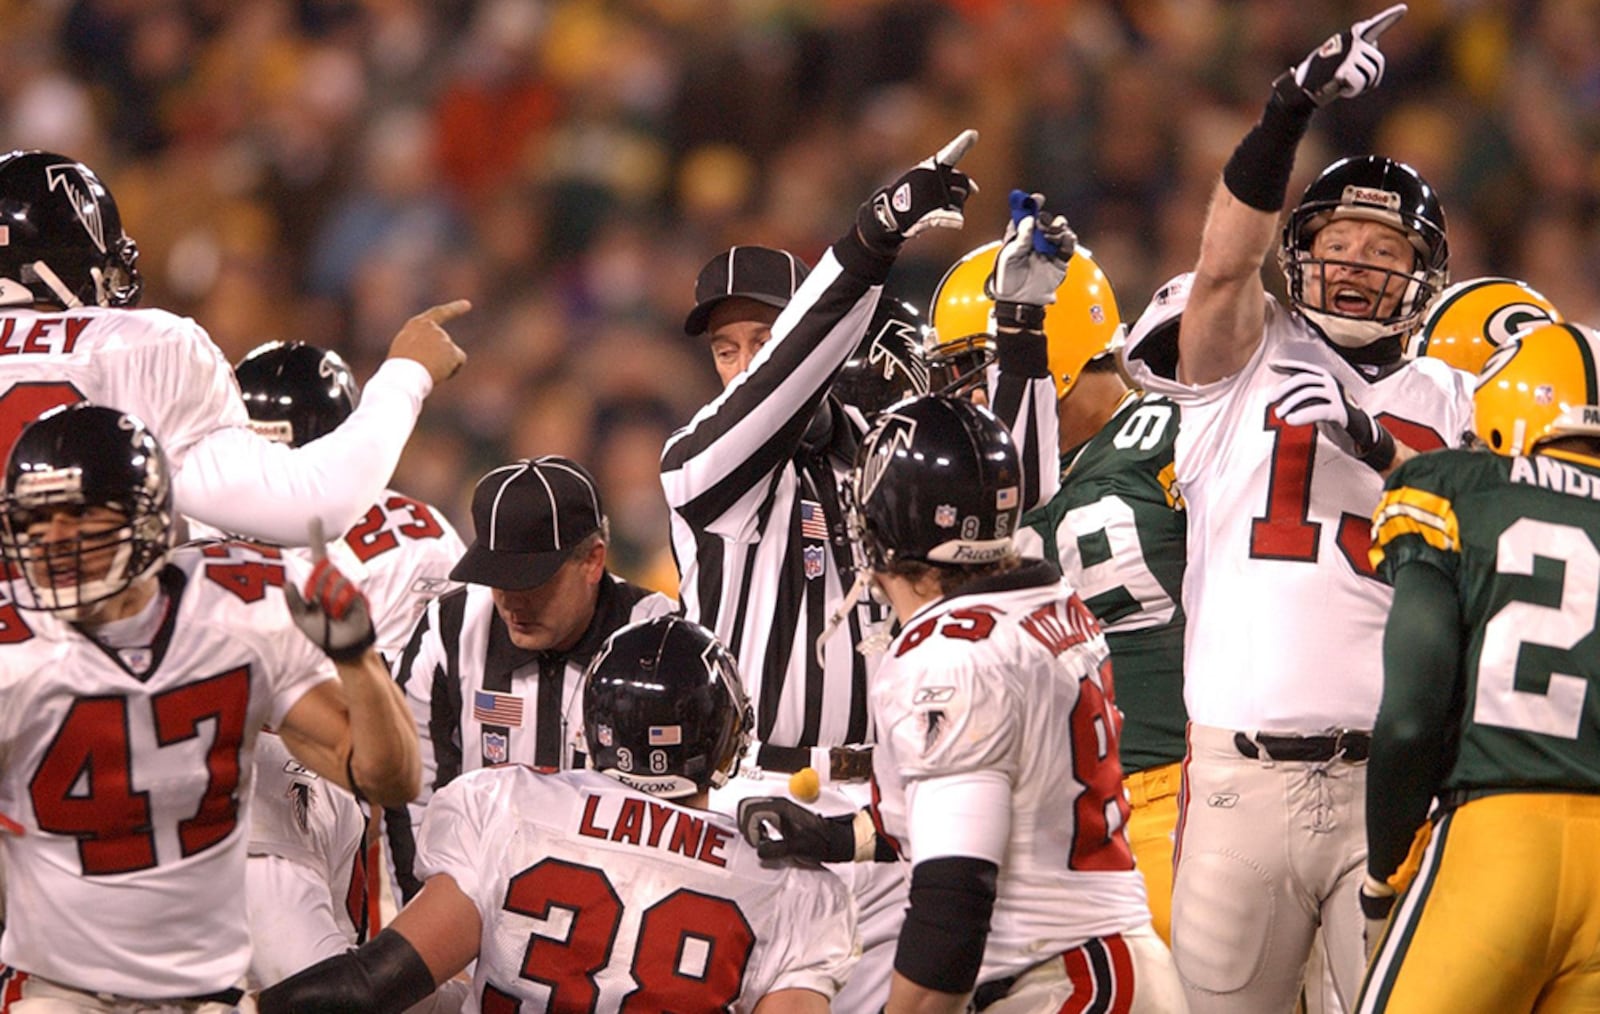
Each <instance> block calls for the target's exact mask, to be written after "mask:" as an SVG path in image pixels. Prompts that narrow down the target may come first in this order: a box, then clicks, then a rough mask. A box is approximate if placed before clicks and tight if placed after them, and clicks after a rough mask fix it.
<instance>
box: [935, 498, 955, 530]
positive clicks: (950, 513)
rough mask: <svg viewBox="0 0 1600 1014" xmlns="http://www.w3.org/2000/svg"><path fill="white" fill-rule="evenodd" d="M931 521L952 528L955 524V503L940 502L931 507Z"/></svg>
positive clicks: (942, 526) (941, 526)
mask: <svg viewBox="0 0 1600 1014" xmlns="http://www.w3.org/2000/svg"><path fill="white" fill-rule="evenodd" d="M933 523H934V524H936V525H938V526H939V527H940V528H954V527H955V526H956V505H955V504H950V503H942V504H940V505H939V506H937V507H935V508H934V509H933Z"/></svg>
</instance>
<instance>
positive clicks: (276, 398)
mask: <svg viewBox="0 0 1600 1014" xmlns="http://www.w3.org/2000/svg"><path fill="white" fill-rule="evenodd" d="M233 375H234V376H235V377H237V378H238V380H239V393H240V394H242V395H244V407H245V409H246V410H247V411H248V412H249V413H250V420H251V425H252V428H253V429H255V431H256V432H258V433H260V434H261V435H262V436H264V437H266V438H267V439H268V440H276V441H278V442H279V443H283V444H288V445H289V446H291V447H299V446H300V445H302V444H309V443H310V442H311V441H313V440H315V439H317V438H318V437H320V436H322V435H323V434H325V433H327V432H328V431H330V430H332V429H333V428H334V427H335V426H338V425H339V424H340V423H342V422H344V421H345V420H346V419H348V418H349V417H350V413H351V412H354V411H355V410H356V402H357V401H358V400H359V399H360V397H361V389H360V388H359V387H357V386H356V378H355V374H354V373H351V372H350V367H349V366H348V365H347V364H346V363H345V361H344V359H343V358H342V357H341V356H340V355H339V353H337V352H333V351H324V350H322V349H319V348H317V347H316V346H315V345H310V344H307V343H306V342H267V343H266V344H265V345H257V346H256V347H255V348H253V349H251V350H250V352H249V353H248V354H247V355H246V356H245V357H244V358H243V359H241V360H239V365H237V366H235V367H234V368H233Z"/></svg>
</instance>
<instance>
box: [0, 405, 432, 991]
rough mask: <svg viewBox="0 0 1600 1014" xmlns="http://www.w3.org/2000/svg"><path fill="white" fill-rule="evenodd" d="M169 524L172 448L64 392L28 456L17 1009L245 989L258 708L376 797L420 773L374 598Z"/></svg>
mask: <svg viewBox="0 0 1600 1014" xmlns="http://www.w3.org/2000/svg"><path fill="white" fill-rule="evenodd" d="M174 517H175V515H174V513H173V501H172V485H171V477H170V474H169V472H168V469H167V464H166V460H165V456H164V455H163V453H162V451H161V448H160V445H159V444H158V443H157V441H156V440H155V438H154V436H153V435H152V434H151V433H150V431H149V430H148V429H147V428H146V427H145V426H144V424H143V423H141V422H139V421H138V420H137V419H135V418H133V417H132V416H128V415H126V414H123V413H121V412H119V411H117V410H115V409H110V408H104V407H101V406H96V405H91V404H84V403H78V404H74V405H70V406H63V407H59V408H56V409H53V410H51V411H49V412H47V413H46V414H45V415H44V416H42V417H41V418H40V419H39V420H37V421H35V422H34V423H32V424H30V425H29V426H28V427H27V428H26V429H24V430H23V432H22V434H21V435H20V436H19V437H18V440H17V442H16V444H15V446H14V447H13V449H12V452H11V456H10V460H9V461H8V463H7V466H6V473H5V482H4V492H3V497H0V550H3V552H4V557H5V561H6V563H7V564H8V565H9V566H10V568H11V569H12V572H13V573H14V574H16V575H18V576H17V577H16V578H15V579H14V580H13V581H12V582H11V586H12V590H13V593H14V595H15V606H13V607H12V608H9V609H8V610H7V615H6V616H5V618H4V621H3V624H0V626H3V627H4V630H5V635H4V639H5V642H6V649H5V652H4V655H3V656H0V695H3V697H4V699H5V700H6V707H5V709H4V710H3V712H0V813H4V814H6V815H7V817H8V818H9V819H10V820H11V821H13V822H14V824H15V825H16V826H17V827H18V828H20V831H19V832H18V833H14V834H5V835H0V847H3V850H4V851H3V858H4V863H5V867H6V870H7V873H8V884H7V886H8V896H7V899H6V904H7V913H6V914H7V917H8V918H7V925H6V933H5V937H4V939H3V941H0V960H4V962H5V963H6V964H7V965H10V966H12V967H15V968H17V969H20V970H21V971H24V972H27V973H29V978H28V980H27V981H26V983H25V984H24V986H23V990H22V999H21V1000H20V1001H19V1002H18V1003H17V1004H16V1005H14V1007H13V1009H14V1010H16V1011H23V1012H25V1011H28V1010H30V1009H32V1010H37V1011H40V1012H43V1011H63V1010H70V1011H78V1010H94V1011H124V1010H128V1011H131V1010H136V1009H137V1010H145V1009H149V1006H151V1005H160V1004H165V1003H171V1004H179V1005H183V1009H185V1010H198V1011H223V1010H231V1009H232V1008H233V1006H234V1005H235V1004H237V1003H238V1001H239V998H240V990H239V989H238V987H237V984H238V983H239V982H240V980H241V978H242V976H243V975H244V972H245V969H246V967H247V966H248V964H249V957H250V940H249V933H248V929H247V927H246V923H245V919H244V915H243V903H244V881H245V876H244V867H245V847H246V837H247V833H248V832H247V828H246V825H248V821H249V815H250V806H249V796H250V789H251V782H252V779H253V772H254V763H253V756H254V750H255V745H256V742H257V736H258V733H259V732H260V730H261V729H262V727H263V726H264V725H268V724H270V725H271V726H272V727H274V728H276V729H278V730H279V731H280V732H281V733H282V735H283V736H284V738H285V740H286V742H287V743H288V744H289V746H290V748H291V749H292V750H293V751H294V753H295V755H296V757H297V758H298V759H299V760H300V762H301V763H303V764H305V765H306V767H308V768H310V769H311V770H313V771H315V772H316V773H317V774H318V775H319V776H320V777H322V778H323V779H326V780H328V781H330V782H333V783H335V784H338V785H341V786H344V787H345V788H346V789H349V790H351V791H354V792H356V793H358V794H362V795H366V796H368V797H370V798H371V799H372V800H373V801H374V803H393V802H403V801H405V800H408V799H410V798H412V797H414V796H415V795H416V793H417V791H418V789H419V787H420V779H421V763H420V758H419V752H418V743H417V736H416V732H415V730H414V728H413V726H412V722H411V718H410V714H409V712H408V711H407V710H406V707H405V703H404V700H403V698H402V697H401V695H400V693H399V691H398V689H397V688H396V687H395V686H394V684H393V683H392V682H391V681H390V680H389V678H388V673H387V671H386V670H385V668H384V665H383V661H382V659H380V658H379V657H378V655H377V653H376V652H375V651H373V650H371V645H372V639H373V631H372V622H371V619H370V617H369V615H368V612H367V608H366V603H365V600H364V599H363V598H362V597H361V595H360V593H359V592H358V591H356V590H355V588H354V587H353V586H352V585H351V584H350V583H349V582H348V581H346V580H345V579H344V578H343V576H342V575H340V574H339V573H338V571H337V570H336V569H334V568H332V567H331V566H329V565H328V564H327V562H326V561H325V560H324V561H320V562H319V564H318V565H317V567H316V568H315V569H314V570H313V572H312V576H311V579H310V580H309V581H308V582H307V585H306V591H305V597H304V598H302V596H301V593H300V592H298V591H297V590H295V589H294V588H292V587H286V586H285V582H284V571H283V563H282V559H281V556H280V554H279V553H278V552H277V551H276V550H274V549H271V548H268V547H257V546H250V545H246V544H242V543H214V544H210V545H206V546H192V547H184V548H182V549H178V550H172V548H171V545H172V537H173V523H174ZM308 600H309V601H308ZM16 607H21V609H22V610H25V611H28V613H27V615H26V616H24V615H23V613H22V612H19V611H18V609H17V608H16ZM296 627H298V628H299V630H300V631H301V632H303V635H304V636H302V633H297V632H296V629H295V628H296ZM318 649H320V651H319V650H318Z"/></svg>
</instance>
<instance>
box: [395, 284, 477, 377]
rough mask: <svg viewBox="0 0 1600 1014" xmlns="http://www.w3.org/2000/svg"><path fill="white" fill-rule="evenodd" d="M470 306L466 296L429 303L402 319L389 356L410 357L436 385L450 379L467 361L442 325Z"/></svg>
mask: <svg viewBox="0 0 1600 1014" xmlns="http://www.w3.org/2000/svg"><path fill="white" fill-rule="evenodd" d="M470 309H472V304H471V303H469V302H468V301H467V300H465V299H456V300H452V301H451V302H448V303H440V304H439V305H438V306H430V307H429V308H428V309H426V310H423V311H422V312H421V313H419V314H417V315H416V316H415V317H412V318H411V319H410V320H408V321H406V322H405V325H404V326H402V327H401V328H400V330H399V332H398V333H397V334H395V336H394V340H393V341H391V342H390V343H389V358H390V359H411V360H414V361H416V362H419V363H421V364H422V365H423V367H424V368H426V369H427V371H428V375H429V376H431V377H432V378H433V382H434V383H435V384H437V383H439V382H440V381H444V380H449V379H450V378H451V377H453V376H455V374H456V371H457V370H459V369H461V364H462V363H464V362H466V361H467V354H466V353H465V352H463V351H461V347H460V346H459V345H457V344H456V343H455V342H454V341H452V340H451V338H450V334H449V332H447V331H446V330H445V329H444V325H445V324H447V323H449V322H450V321H452V320H455V319H456V318H457V317H459V316H461V315H462V314H464V313H466V312H467V311H468V310H470Z"/></svg>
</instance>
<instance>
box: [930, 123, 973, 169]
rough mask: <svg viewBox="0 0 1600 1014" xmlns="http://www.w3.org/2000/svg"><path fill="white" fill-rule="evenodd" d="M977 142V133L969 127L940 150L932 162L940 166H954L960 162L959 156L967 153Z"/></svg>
mask: <svg viewBox="0 0 1600 1014" xmlns="http://www.w3.org/2000/svg"><path fill="white" fill-rule="evenodd" d="M977 140H978V132H977V131H976V130H973V129H972V128H970V127H969V128H967V129H966V130H963V131H962V132H961V133H959V134H957V135H956V136H955V138H954V139H953V140H952V141H951V142H950V143H949V144H947V145H945V146H944V147H943V148H940V149H939V154H937V155H935V156H934V157H933V160H934V161H935V162H937V163H938V164H940V165H955V164H956V163H957V162H959V161H961V156H963V155H965V154H966V153H967V149H968V148H971V147H972V146H973V145H974V144H975V143H977Z"/></svg>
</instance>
